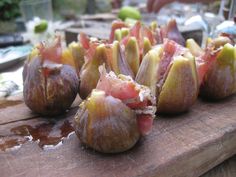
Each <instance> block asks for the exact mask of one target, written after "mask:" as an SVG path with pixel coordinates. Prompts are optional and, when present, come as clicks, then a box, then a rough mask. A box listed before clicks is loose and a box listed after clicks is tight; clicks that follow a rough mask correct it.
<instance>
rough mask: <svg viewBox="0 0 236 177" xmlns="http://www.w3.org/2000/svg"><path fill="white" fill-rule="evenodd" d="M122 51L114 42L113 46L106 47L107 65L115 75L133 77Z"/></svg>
mask: <svg viewBox="0 0 236 177" xmlns="http://www.w3.org/2000/svg"><path fill="white" fill-rule="evenodd" d="M123 50H124V49H122V48H121V47H120V43H119V42H118V41H114V42H113V44H110V45H106V54H107V60H108V62H107V63H108V65H109V66H110V68H111V70H112V71H114V72H115V73H116V75H118V74H124V75H130V76H132V77H133V73H132V70H131V69H130V67H129V65H128V63H127V61H126V59H125V56H124V51H123Z"/></svg>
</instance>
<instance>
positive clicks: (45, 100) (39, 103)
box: [23, 56, 79, 116]
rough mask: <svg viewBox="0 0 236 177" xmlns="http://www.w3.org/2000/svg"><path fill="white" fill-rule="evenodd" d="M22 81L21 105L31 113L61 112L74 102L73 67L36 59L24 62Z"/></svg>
mask: <svg viewBox="0 0 236 177" xmlns="http://www.w3.org/2000/svg"><path fill="white" fill-rule="evenodd" d="M45 72H48V74H47V75H45ZM23 81H24V83H23V86H24V90H23V95H24V101H25V104H26V105H27V106H28V107H29V108H30V109H31V110H32V111H33V112H36V113H38V114H41V115H45V116H53V115H58V114H61V113H63V112H65V111H66V110H67V109H68V108H69V107H70V106H71V104H72V102H73V101H74V99H75V97H76V95H77V90H78V85H79V80H78V77H77V74H76V71H75V69H74V68H73V67H71V66H69V65H63V64H56V63H54V62H50V61H47V60H44V63H42V59H41V58H40V57H39V56H36V57H34V58H32V59H30V58H29V59H28V60H27V61H26V63H25V65H24V69H23Z"/></svg>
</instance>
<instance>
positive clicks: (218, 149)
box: [0, 97, 236, 177]
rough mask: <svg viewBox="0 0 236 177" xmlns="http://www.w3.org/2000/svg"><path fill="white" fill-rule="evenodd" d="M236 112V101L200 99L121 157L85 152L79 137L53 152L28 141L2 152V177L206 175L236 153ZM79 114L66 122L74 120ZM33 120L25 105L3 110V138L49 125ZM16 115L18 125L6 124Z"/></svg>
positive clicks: (162, 120)
mask: <svg viewBox="0 0 236 177" xmlns="http://www.w3.org/2000/svg"><path fill="white" fill-rule="evenodd" d="M235 107H236V97H232V98H229V99H227V100H224V101H221V102H218V103H210V102H205V101H202V100H198V101H197V102H196V104H195V105H194V106H193V107H192V109H191V110H190V111H189V112H187V113H185V114H181V115H178V116H172V117H169V116H158V118H157V119H156V120H155V121H154V127H153V131H152V133H151V134H150V135H148V136H147V137H145V138H143V139H141V140H140V141H139V142H138V143H137V144H136V146H135V147H134V148H133V149H131V150H130V151H128V152H124V153H120V154H115V155H106V154H101V153H97V152H94V151H93V150H91V149H87V148H85V147H84V146H82V145H81V144H80V142H79V140H78V139H77V137H76V135H75V134H72V135H71V136H69V137H68V138H65V139H63V144H62V145H61V146H59V147H56V148H54V149H49V150H43V149H42V148H40V147H39V146H38V144H37V142H36V141H35V142H31V141H28V142H25V143H24V144H23V145H22V146H21V147H20V148H19V149H16V150H14V151H4V152H3V151H2V152H0V171H1V176H2V177H5V176H6V177H8V176H27V177H28V176H45V177H47V176H50V177H51V176H81V177H93V176H94V177H95V176H96V177H97V176H99V177H100V176H109V177H111V176H119V177H120V176H121V177H123V176H124V177H126V176H127V177H135V176H142V177H146V176H151V177H152V176H153V177H154V176H157V177H159V176H160V177H165V176H167V177H168V176H173V177H185V176H186V177H195V176H200V175H202V174H204V173H205V172H207V171H208V170H210V169H212V168H213V167H215V166H216V165H218V164H220V163H221V162H223V161H224V160H226V159H228V158H229V157H231V156H233V155H234V154H236V116H235V115H236V109H235ZM75 109H76V108H75ZM75 109H72V110H71V111H72V113H71V114H70V113H68V114H67V115H66V116H65V118H67V119H70V120H71V119H73V114H74V112H73V111H75ZM19 110H21V111H19ZM6 111H7V112H8V113H7V114H6V113H5V112H6ZM11 113H12V114H13V116H12V115H11ZM17 113H18V116H17ZM31 115H32V114H31V113H30V111H29V110H27V108H26V107H25V106H24V104H19V105H15V106H9V107H7V108H6V107H5V108H2V109H0V116H1V122H5V124H2V125H0V135H1V134H2V135H3V136H6V135H9V130H10V129H12V127H14V126H16V125H20V124H27V125H32V126H33V125H35V124H39V123H42V122H48V121H49V119H45V118H42V117H35V118H33V119H24V117H30V116H31ZM11 116H12V117H14V119H12V120H15V121H13V122H9V123H6V122H7V121H6V120H9V117H11ZM16 117H21V119H23V120H20V119H16ZM61 119H62V118H60V119H59V120H58V123H59V122H60V121H61ZM22 122H23V123H22ZM12 136H14V134H13V135H12ZM0 142H1V141H0Z"/></svg>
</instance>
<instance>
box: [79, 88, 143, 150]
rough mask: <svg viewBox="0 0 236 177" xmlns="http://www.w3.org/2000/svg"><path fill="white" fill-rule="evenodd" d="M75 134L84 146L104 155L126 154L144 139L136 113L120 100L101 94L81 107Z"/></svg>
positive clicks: (96, 93)
mask: <svg viewBox="0 0 236 177" xmlns="http://www.w3.org/2000/svg"><path fill="white" fill-rule="evenodd" d="M75 131H76V134H77V136H78V137H79V139H80V141H81V142H82V143H83V144H85V145H87V146H88V147H91V148H93V149H95V150H97V151H99V152H103V153H118V152H123V151H126V150H128V149H130V148H132V147H133V146H134V145H135V144H136V142H137V141H138V140H139V138H140V133H139V130H138V126H137V121H136V115H135V113H134V112H133V111H132V110H131V109H130V108H129V107H127V106H126V105H125V104H124V103H122V102H121V101H120V100H119V99H117V98H114V97H112V96H106V94H105V92H103V91H98V90H93V92H92V93H91V96H90V97H89V98H88V99H87V100H86V101H84V102H83V103H82V104H81V105H80V108H79V110H78V112H77V114H76V116H75Z"/></svg>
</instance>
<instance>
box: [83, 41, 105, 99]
mask: <svg viewBox="0 0 236 177" xmlns="http://www.w3.org/2000/svg"><path fill="white" fill-rule="evenodd" d="M92 57H93V58H92V59H89V60H87V61H86V62H85V63H84V65H83V66H82V68H81V72H80V87H79V95H80V97H81V98H82V99H85V98H86V97H87V96H88V95H89V94H90V93H91V92H92V90H93V89H94V88H95V87H96V85H97V82H98V80H99V77H100V75H99V71H98V67H99V66H100V65H102V64H103V63H105V62H106V61H107V60H106V50H105V46H104V44H100V45H99V46H98V47H96V49H95V53H94V55H93V56H92Z"/></svg>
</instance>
